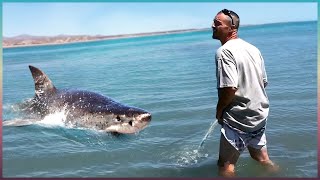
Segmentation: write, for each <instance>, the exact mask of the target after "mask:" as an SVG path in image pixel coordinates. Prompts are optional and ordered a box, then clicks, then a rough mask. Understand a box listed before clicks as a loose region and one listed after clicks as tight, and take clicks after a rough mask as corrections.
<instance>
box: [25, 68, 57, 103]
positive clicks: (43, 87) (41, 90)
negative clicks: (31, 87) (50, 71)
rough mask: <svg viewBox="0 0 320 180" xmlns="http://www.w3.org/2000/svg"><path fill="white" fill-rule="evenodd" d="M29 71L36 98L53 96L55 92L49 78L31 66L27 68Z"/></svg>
mask: <svg viewBox="0 0 320 180" xmlns="http://www.w3.org/2000/svg"><path fill="white" fill-rule="evenodd" d="M29 69H30V71H31V74H32V77H33V80H34V84H35V94H36V95H37V96H38V97H42V96H43V94H53V93H55V92H56V91H57V89H56V88H55V87H54V85H53V83H52V82H51V80H50V79H49V77H48V76H47V75H46V74H45V73H44V72H42V71H41V70H40V69H38V68H36V67H33V66H29Z"/></svg>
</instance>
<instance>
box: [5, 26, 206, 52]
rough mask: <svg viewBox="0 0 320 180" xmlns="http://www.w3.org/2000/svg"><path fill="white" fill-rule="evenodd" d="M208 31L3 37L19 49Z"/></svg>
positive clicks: (8, 44) (8, 43)
mask: <svg viewBox="0 0 320 180" xmlns="http://www.w3.org/2000/svg"><path fill="white" fill-rule="evenodd" d="M202 30H207V29H185V30H173V31H161V32H148V33H137V34H123V35H109V36H104V35H95V36H89V35H64V34H61V35H58V36H32V35H28V34H22V35H19V36H14V37H3V41H2V47H3V48H8V47H19V46H37V45H49V44H65V43H74V42H86V41H98V40H106V39H116V38H125V37H138V36H150V35H160V34H173V33H180V32H192V31H202Z"/></svg>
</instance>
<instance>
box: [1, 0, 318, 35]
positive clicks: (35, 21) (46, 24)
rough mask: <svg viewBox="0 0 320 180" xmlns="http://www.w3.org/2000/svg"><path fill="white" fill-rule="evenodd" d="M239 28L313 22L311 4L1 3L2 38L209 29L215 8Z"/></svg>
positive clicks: (312, 5) (315, 14)
mask: <svg viewBox="0 0 320 180" xmlns="http://www.w3.org/2000/svg"><path fill="white" fill-rule="evenodd" d="M224 8H227V9H230V10H233V11H235V12H236V13H237V14H238V15H239V16H240V26H241V25H248V24H266V23H277V22H292V21H310V20H312V21H314V20H317V17H318V16H317V15H318V13H317V3H316V2H308V3H302V2H299V3H293V2H292V3H271V2H269V3H267V2H265V3H262V2H257V3H232V2H230V3H215V2H212V3H204V2H202V3H201V2H199V3H197V2H188V3H187V2H185V3H172V2H169V3H165V2H163V3H159V2H158V3H154V2H151V3H150V2H149V3H141V2H140V3H124V2H121V3H112V2H109V3H108V2H99V3H67V2H65V3H52V2H45V3H8V2H7V3H3V20H2V23H3V24H2V28H3V36H5V37H13V36H17V35H21V34H29V35H36V36H56V35H60V34H64V35H118V34H131V33H141V32H156V31H168V30H179V29H189V28H210V27H211V24H212V20H213V18H214V16H215V15H216V14H217V12H219V11H220V10H221V9H224Z"/></svg>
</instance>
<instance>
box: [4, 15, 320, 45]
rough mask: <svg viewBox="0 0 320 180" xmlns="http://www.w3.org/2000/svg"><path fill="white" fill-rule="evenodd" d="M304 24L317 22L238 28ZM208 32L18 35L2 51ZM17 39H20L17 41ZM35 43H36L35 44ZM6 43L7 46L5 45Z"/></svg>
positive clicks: (186, 30) (195, 30)
mask: <svg viewBox="0 0 320 180" xmlns="http://www.w3.org/2000/svg"><path fill="white" fill-rule="evenodd" d="M304 22H317V21H315V20H308V21H290V22H275V23H265V24H245V25H242V26H240V28H241V27H249V26H264V25H272V24H281V23H304ZM208 30H211V28H196V29H181V30H168V31H157V32H145V33H134V34H118V35H107V36H104V35H96V36H92V35H58V36H30V35H20V36H22V38H21V37H19V36H15V37H3V38H2V49H11V48H23V47H37V46H54V45H64V44H75V43H86V42H98V41H106V40H115V39H125V38H137V37H147V36H159V35H169V34H179V33H186V32H199V31H208ZM23 36H25V37H23ZM18 37H19V38H20V39H18ZM17 39H18V40H17ZM6 41H7V42H6ZM8 41H9V42H8ZM10 41H17V42H15V43H12V42H10ZM19 41H20V42H19ZM24 41H27V42H24ZM35 41H38V42H35ZM39 41H40V42H39ZM50 41H51V42H50ZM57 41H58V42H57ZM6 43H7V44H9V45H6Z"/></svg>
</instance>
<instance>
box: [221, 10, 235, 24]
mask: <svg viewBox="0 0 320 180" xmlns="http://www.w3.org/2000/svg"><path fill="white" fill-rule="evenodd" d="M221 12H222V13H223V14H224V15H227V16H229V17H230V18H231V23H232V25H233V26H234V25H235V24H234V23H233V18H232V16H231V12H230V11H229V10H228V9H223V10H221Z"/></svg>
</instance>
